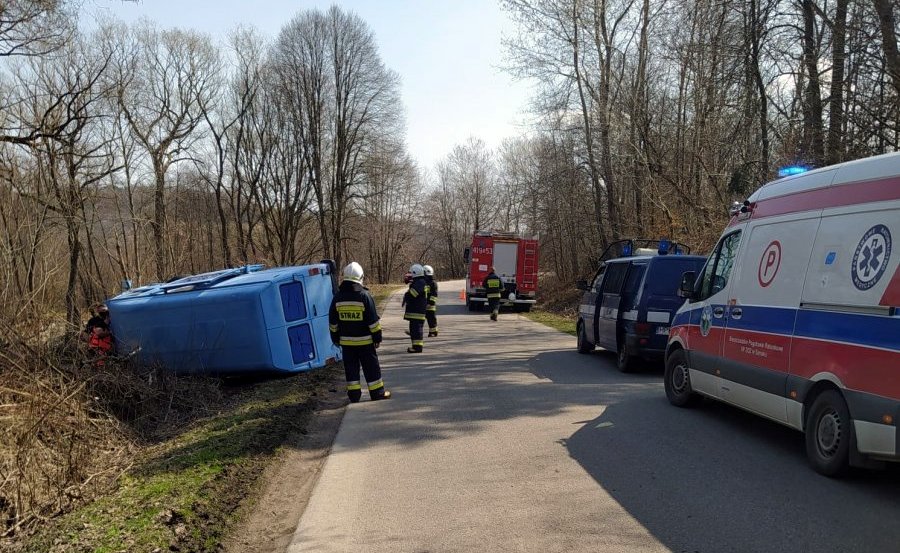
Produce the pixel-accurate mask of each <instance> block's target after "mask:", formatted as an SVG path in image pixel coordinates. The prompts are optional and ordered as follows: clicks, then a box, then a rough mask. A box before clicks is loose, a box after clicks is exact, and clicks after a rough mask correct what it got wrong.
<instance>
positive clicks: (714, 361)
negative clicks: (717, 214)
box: [665, 153, 900, 476]
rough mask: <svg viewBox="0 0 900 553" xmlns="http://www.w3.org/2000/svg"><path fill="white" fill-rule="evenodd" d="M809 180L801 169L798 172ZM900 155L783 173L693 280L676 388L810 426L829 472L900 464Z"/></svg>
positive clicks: (809, 441) (676, 343)
mask: <svg viewBox="0 0 900 553" xmlns="http://www.w3.org/2000/svg"><path fill="white" fill-rule="evenodd" d="M798 173H799V172H798ZM897 233H900V153H893V154H887V155H882V156H878V157H873V158H868V159H864V160H859V161H853V162H848V163H843V164H840V165H834V166H830V167H825V168H822V169H817V170H813V171H809V172H803V173H799V174H795V175H789V176H785V177H784V178H781V179H779V180H776V181H774V182H771V183H769V184H766V185H764V186H763V187H762V188H760V189H759V190H757V191H756V192H755V193H754V194H753V195H752V196H750V198H749V199H748V200H747V201H745V202H743V204H742V205H737V206H735V208H733V209H732V218H731V221H730V223H729V225H728V227H727V228H726V229H725V232H724V233H723V234H722V237H721V238H720V240H719V242H718V244H717V245H716V247H715V249H714V250H713V252H712V253H711V254H710V255H709V258H708V259H707V261H706V264H705V266H704V267H703V269H702V270H701V271H700V272H699V274H694V273H690V272H688V273H685V274H684V276H683V279H682V282H681V287H680V290H681V292H680V293H681V294H682V296H684V297H685V298H686V299H687V301H686V302H685V303H684V305H683V306H682V307H681V308H680V309H679V310H678V312H677V313H676V316H675V319H674V321H673V323H672V329H671V332H670V335H669V342H668V346H667V349H666V370H665V390H666V395H667V397H668V399H669V401H670V402H671V403H672V404H674V405H677V406H687V405H691V404H693V403H696V400H697V399H698V398H699V397H700V396H705V397H708V398H712V399H716V400H719V401H723V402H726V403H729V404H732V405H735V406H738V407H740V408H743V409H745V410H747V411H751V412H753V413H756V414H758V415H761V416H763V417H766V418H769V419H771V420H774V421H777V422H779V423H782V424H785V425H787V426H789V427H792V428H795V429H797V430H800V431H802V432H804V434H805V444H806V453H807V457H808V459H809V462H810V464H811V465H812V467H813V468H814V469H815V470H817V471H818V472H820V473H822V474H825V475H828V476H837V475H839V474H841V473H843V472H844V471H845V470H846V469H847V467H848V466H850V465H853V466H865V467H875V466H880V465H881V464H883V463H882V461H898V460H900V450H898V445H900V431H898V424H897V423H898V419H900V270H898V262H900V255H898V254H900V252H895V251H893V236H896V235H897Z"/></svg>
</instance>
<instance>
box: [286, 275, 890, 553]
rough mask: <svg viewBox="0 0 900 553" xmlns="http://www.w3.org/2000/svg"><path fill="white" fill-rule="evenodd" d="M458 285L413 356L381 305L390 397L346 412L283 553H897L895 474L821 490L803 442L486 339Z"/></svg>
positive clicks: (645, 383)
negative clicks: (432, 333)
mask: <svg viewBox="0 0 900 553" xmlns="http://www.w3.org/2000/svg"><path fill="white" fill-rule="evenodd" d="M462 285H463V283H462V281H455V282H448V283H441V288H440V290H441V305H440V308H439V312H438V316H439V324H440V329H441V333H440V336H439V337H438V338H434V339H428V340H427V342H426V347H425V353H423V354H416V355H411V354H407V353H405V349H406V346H407V345H408V344H409V341H408V338H407V337H406V336H405V335H404V334H403V330H404V329H405V328H406V326H405V324H404V321H403V320H402V319H401V317H402V311H401V308H400V297H399V296H394V297H393V298H391V300H390V303H389V306H388V307H387V309H386V312H385V316H384V318H383V319H382V323H383V325H384V327H385V335H386V339H385V343H384V344H383V346H382V348H381V350H380V354H381V360H382V364H383V366H384V378H385V381H386V383H387V386H388V389H390V390H392V391H393V393H394V398H393V399H391V400H389V401H382V402H369V401H366V399H364V400H363V402H361V403H358V404H355V405H350V406H349V407H348V410H347V413H346V415H345V417H344V420H343V422H342V425H341V428H340V430H339V432H338V434H337V437H336V439H335V443H334V446H333V449H332V451H331V454H330V456H329V458H328V460H327V462H326V463H325V466H324V468H323V471H322V474H321V477H320V479H319V481H318V483H317V484H316V487H315V490H314V491H313V495H312V497H311V498H310V502H309V505H308V507H307V509H306V511H305V513H304V515H303V517H302V519H301V521H300V524H299V526H298V528H297V532H296V533H295V535H294V538H293V543H292V545H291V547H290V549H289V551H290V552H291V553H299V552H301V551H315V552H329V551H335V552H350V551H354V552H355V551H360V552H382V551H384V552H392V553H394V552H401V553H404V552H410V553H422V552H433V553H436V552H482V551H500V552H507V551H509V552H526V551H527V552H532V551H533V552H553V551H560V552H562V551H565V552H569V551H591V552H597V551H616V552H619V551H623V552H631V551H676V552H725V551H736V552H757V551H759V552H766V553H772V552H779V551H785V552H791V553H798V552H803V551H810V552H818V553H821V552H831V551H835V552H900V467H898V466H892V467H891V468H890V469H889V470H887V471H882V472H856V473H854V474H853V475H851V477H849V478H846V479H844V480H830V479H827V478H824V477H821V476H819V475H818V474H816V473H815V472H813V471H812V469H810V468H809V467H808V466H807V464H806V460H805V457H804V454H803V444H802V436H801V435H800V434H799V433H796V432H794V431H791V430H789V429H786V428H783V427H781V426H779V425H777V424H774V423H770V422H768V421H765V420H762V419H758V418H756V417H754V416H752V415H749V414H746V413H743V412H741V411H738V410H736V409H733V408H730V407H727V406H724V405H720V404H716V403H712V402H704V404H703V405H701V406H700V407H698V408H696V409H690V410H686V409H678V408H675V407H672V406H670V405H669V404H668V402H667V401H666V398H665V393H664V392H663V387H662V382H661V369H653V368H648V369H646V370H645V371H643V372H640V373H638V374H633V375H623V374H620V373H619V372H618V371H616V369H615V366H614V359H613V356H612V355H611V354H608V353H605V352H600V351H598V352H596V353H594V354H592V355H579V354H578V353H576V352H575V339H574V338H573V337H571V336H568V335H565V334H562V333H559V332H556V331H554V330H552V329H549V328H547V327H544V326H542V325H539V324H536V323H532V322H531V321H529V320H527V319H525V318H524V317H522V316H519V315H515V314H512V313H510V314H507V313H501V316H500V321H499V322H497V323H492V322H491V321H489V320H488V317H487V314H483V313H469V312H468V311H467V310H466V309H465V306H464V305H463V303H462V301H460V300H459V299H457V298H458V295H459V290H460V289H461V287H462ZM364 395H365V393H364Z"/></svg>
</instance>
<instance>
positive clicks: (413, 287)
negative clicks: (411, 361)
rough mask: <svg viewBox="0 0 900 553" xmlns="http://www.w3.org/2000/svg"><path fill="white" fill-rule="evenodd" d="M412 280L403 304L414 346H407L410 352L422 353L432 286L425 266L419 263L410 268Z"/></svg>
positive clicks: (404, 315) (404, 316)
mask: <svg viewBox="0 0 900 553" xmlns="http://www.w3.org/2000/svg"><path fill="white" fill-rule="evenodd" d="M409 272H410V275H411V276H412V280H411V281H410V283H409V290H407V291H406V293H405V294H404V295H403V305H405V306H406V312H405V313H404V314H403V318H404V319H406V320H407V321H409V337H410V339H412V346H411V347H409V348H407V350H406V351H407V352H408V353H422V350H423V349H424V347H425V312H426V310H427V307H428V294H429V291H430V288H429V287H428V284H427V283H426V282H425V268H424V267H422V266H421V265H419V264H418V263H416V264H414V265H413V266H412V267H410V268H409Z"/></svg>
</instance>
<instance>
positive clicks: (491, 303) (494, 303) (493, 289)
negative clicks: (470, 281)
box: [481, 267, 503, 321]
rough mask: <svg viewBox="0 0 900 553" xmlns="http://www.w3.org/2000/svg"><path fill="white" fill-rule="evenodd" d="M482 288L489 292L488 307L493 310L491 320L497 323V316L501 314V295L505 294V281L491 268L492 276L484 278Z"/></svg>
mask: <svg viewBox="0 0 900 553" xmlns="http://www.w3.org/2000/svg"><path fill="white" fill-rule="evenodd" d="M481 286H482V287H484V289H485V290H486V291H487V300H488V307H489V308H490V309H491V320H492V321H496V320H497V314H498V313H500V295H501V294H502V293H503V281H502V280H501V279H500V277H498V276H497V273H496V272H494V268H493V267H491V272H490V274H489V275H488V276H486V277H485V278H484V282H482V283H481Z"/></svg>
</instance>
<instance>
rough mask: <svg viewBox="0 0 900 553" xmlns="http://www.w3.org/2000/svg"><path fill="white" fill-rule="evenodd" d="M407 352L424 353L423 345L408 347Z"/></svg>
mask: <svg viewBox="0 0 900 553" xmlns="http://www.w3.org/2000/svg"><path fill="white" fill-rule="evenodd" d="M406 353H422V346H410V347H408V348H406Z"/></svg>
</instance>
